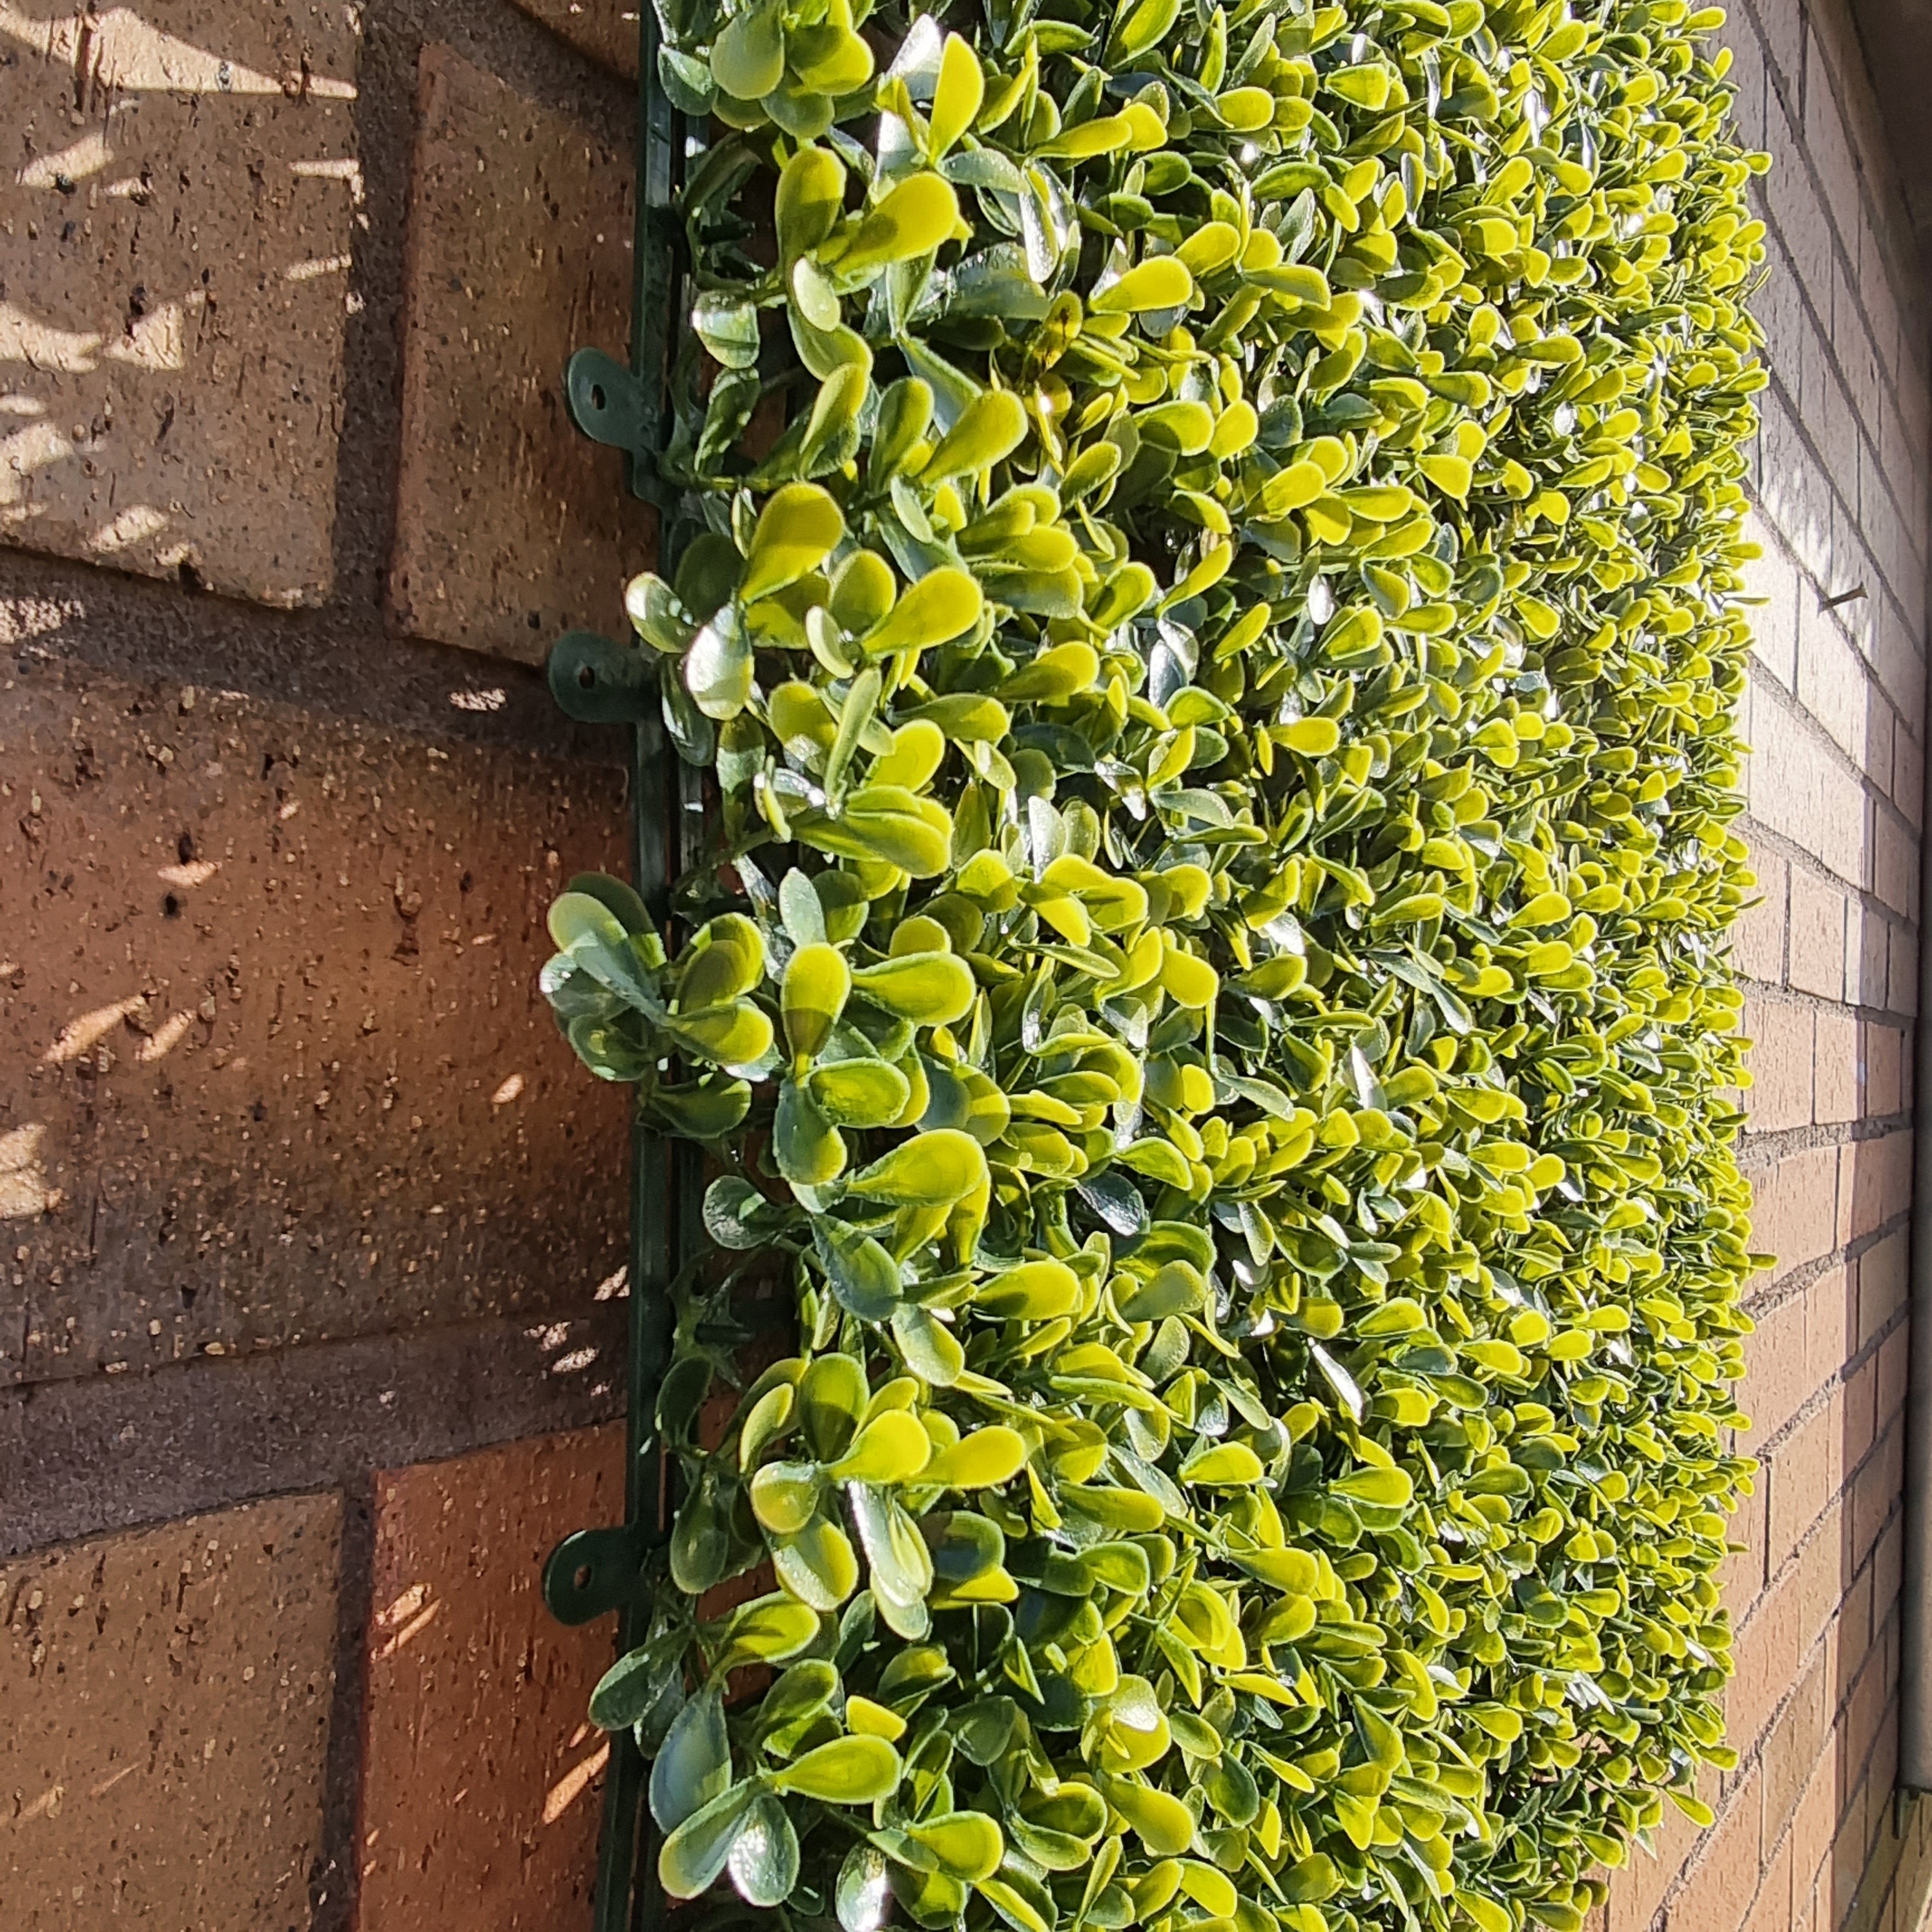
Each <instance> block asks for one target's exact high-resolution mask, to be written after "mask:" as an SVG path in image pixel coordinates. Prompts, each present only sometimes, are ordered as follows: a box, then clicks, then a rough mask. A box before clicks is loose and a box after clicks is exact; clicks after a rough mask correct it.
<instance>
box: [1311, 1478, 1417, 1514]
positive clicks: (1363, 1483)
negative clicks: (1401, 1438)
mask: <svg viewBox="0 0 1932 1932" xmlns="http://www.w3.org/2000/svg"><path fill="white" fill-rule="evenodd" d="M1330 1487H1331V1488H1333V1489H1334V1491H1335V1493H1337V1495H1338V1496H1346V1497H1347V1498H1348V1499H1349V1501H1350V1502H1358V1503H1368V1504H1371V1505H1373V1506H1374V1507H1376V1508H1379V1509H1400V1508H1403V1505H1405V1504H1406V1503H1407V1502H1408V1501H1409V1498H1410V1496H1412V1495H1413V1494H1414V1493H1415V1484H1413V1483H1412V1482H1411V1481H1410V1480H1409V1475H1408V1472H1406V1471H1405V1470H1402V1469H1356V1470H1352V1471H1351V1472H1350V1473H1349V1475H1346V1476H1338V1477H1337V1478H1336V1479H1335V1481H1334V1483H1333V1484H1331V1486H1330Z"/></svg>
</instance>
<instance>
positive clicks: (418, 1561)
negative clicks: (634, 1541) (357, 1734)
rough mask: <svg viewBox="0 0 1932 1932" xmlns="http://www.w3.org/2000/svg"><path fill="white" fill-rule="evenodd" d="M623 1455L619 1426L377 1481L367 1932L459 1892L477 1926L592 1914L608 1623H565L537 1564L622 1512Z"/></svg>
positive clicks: (560, 1921)
mask: <svg viewBox="0 0 1932 1932" xmlns="http://www.w3.org/2000/svg"><path fill="white" fill-rule="evenodd" d="M623 1451H624V1445H623V1432H622V1429H621V1428H619V1427H610V1428H605V1429H599V1430H578V1431H575V1432H574V1433H571V1434H568V1435H564V1436H549V1437H546V1438H542V1439H538V1440H536V1441H534V1442H519V1443H515V1444H512V1445H508V1446H506V1447H505V1448H500V1449H489V1450H484V1451H481V1452H480V1453H478V1454H475V1455H471V1456H464V1457H459V1458H458V1459H457V1460H455V1461H453V1462H449V1463H435V1464H432V1465H431V1466H428V1467H426V1468H419V1469H402V1470H396V1471H392V1472H386V1473H384V1474H383V1475H379V1476H378V1477H377V1481H376V1568H375V1589H374V1593H373V1595H372V1598H371V1604H372V1610H371V1619H370V1624H369V1631H368V1661H367V1665H366V1678H365V1695H366V1698H367V1706H366V1711H367V1715H366V1716H365V1721H364V1725H365V1728H364V1739H365V1743H364V1760H363V1774H362V1779H363V1781H362V1821H361V1829H360V1832H359V1838H358V1843H359V1845H360V1846H361V1847H362V1861H363V1862H362V1872H361V1874H360V1876H361V1881H362V1882H361V1889H360V1896H361V1908H360V1915H359V1918H358V1920H357V1924H358V1927H359V1932H416V1928H418V1927H422V1926H426V1925H434V1924H439V1923H441V1922H443V1921H444V1918H445V1915H446V1913H447V1912H449V1907H450V1904H451V1903H452V1901H455V1900H460V1901H461V1921H462V1923H463V1924H464V1925H465V1926H466V1927H471V1928H473V1932H551V1928H553V1927H566V1926H572V1925H579V1924H588V1923H589V1905H588V1903H587V1902H586V1901H587V1899H588V1896H589V1885H590V1880H591V1877H592V1873H593V1871H594V1870H595V1863H596V1845H597V1822H598V1805H599V1803H600V1802H601V1797H602V1783H601V1772H602V1770H603V1767H604V1763H605V1761H606V1759H607V1757H608V1747H607V1744H606V1742H605V1741H604V1735H603V1733H601V1732H600V1731H597V1730H593V1729H592V1727H591V1726H590V1725H589V1722H588V1721H587V1720H586V1718H585V1716H584V1706H585V1704H586V1702H587V1700H588V1699H589V1695H590V1691H591V1688H592V1685H595V1682H597V1679H598V1677H599V1676H601V1674H602V1673H603V1671H604V1667H605V1666H606V1665H607V1664H609V1662H610V1628H609V1621H608V1619H603V1620H600V1621H599V1622H598V1623H596V1624H594V1625H585V1626H583V1627H582V1628H579V1629H576V1630H565V1629H562V1628H560V1627H559V1625H556V1623H554V1622H552V1621H551V1619H550V1616H549V1615H548V1613H547V1612H546V1610H544V1605H543V1601H542V1598H541V1594H540V1592H539V1590H538V1566H539V1565H541V1562H542V1561H543V1559H544V1556H545V1555H546V1554H547V1552H548V1551H549V1550H550V1546H551V1545H552V1544H553V1543H554V1542H555V1541H556V1538H557V1536H558V1535H559V1532H560V1531H562V1530H564V1529H577V1528H580V1527H583V1526H589V1525H597V1524H601V1523H606V1522H615V1521H616V1520H619V1518H620V1517H622V1513H623V1499H624V1477H623Z"/></svg>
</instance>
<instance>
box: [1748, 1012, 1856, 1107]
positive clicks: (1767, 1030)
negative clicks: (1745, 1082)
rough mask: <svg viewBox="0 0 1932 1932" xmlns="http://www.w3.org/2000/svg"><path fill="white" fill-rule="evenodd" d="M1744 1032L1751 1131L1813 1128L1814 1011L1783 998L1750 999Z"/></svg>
mask: <svg viewBox="0 0 1932 1932" xmlns="http://www.w3.org/2000/svg"><path fill="white" fill-rule="evenodd" d="M1744 1031H1745V1035H1746V1036H1747V1037H1748V1038H1749V1040H1750V1041H1751V1054H1750V1066H1751V1086H1750V1088H1749V1089H1748V1091H1746V1093H1745V1109H1746V1111H1747V1112H1748V1114H1749V1115H1750V1119H1751V1128H1752V1130H1753V1131H1754V1133H1778V1132H1779V1131H1780V1130H1782V1129H1784V1128H1787V1127H1805V1126H1808V1124H1810V1122H1811V1076H1812V1055H1813V1052H1814V1041H1813V1037H1812V1013H1811V1008H1810V1007H1803V1006H1798V1005H1796V1004H1790V1003H1789V1002H1787V1001H1782V1000H1748V1001H1746V1002H1745V1016H1744ZM1848 1118H1849V1117H1848Z"/></svg>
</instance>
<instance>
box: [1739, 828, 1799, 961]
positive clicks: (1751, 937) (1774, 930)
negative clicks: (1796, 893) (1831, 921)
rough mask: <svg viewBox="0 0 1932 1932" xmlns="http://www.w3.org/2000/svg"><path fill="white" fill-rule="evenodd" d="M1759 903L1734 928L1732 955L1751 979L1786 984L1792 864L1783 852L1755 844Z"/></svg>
mask: <svg viewBox="0 0 1932 1932" xmlns="http://www.w3.org/2000/svg"><path fill="white" fill-rule="evenodd" d="M1750 863H1751V870H1752V871H1754V872H1755V873H1756V874H1757V897H1758V902H1757V904H1755V905H1754V906H1753V907H1751V909H1750V910H1748V911H1747V912H1745V913H1741V914H1740V915H1739V919H1738V922H1737V924H1736V926H1733V928H1732V929H1731V957H1732V959H1733V962H1734V964H1735V965H1736V968H1737V970H1738V971H1739V972H1740V973H1742V974H1744V976H1745V977H1746V978H1747V979H1750V980H1759V981H1761V982H1762V983H1763V984H1764V985H1766V986H1782V985H1783V984H1784V933H1785V920H1786V918H1787V914H1788V912H1789V909H1790V898H1791V865H1790V861H1789V860H1788V859H1786V858H1785V857H1784V856H1783V854H1782V853H1778V852H1774V851H1771V850H1768V849H1766V848H1765V847H1763V846H1762V844H1757V845H1754V849H1753V850H1752V853H1751V861H1750Z"/></svg>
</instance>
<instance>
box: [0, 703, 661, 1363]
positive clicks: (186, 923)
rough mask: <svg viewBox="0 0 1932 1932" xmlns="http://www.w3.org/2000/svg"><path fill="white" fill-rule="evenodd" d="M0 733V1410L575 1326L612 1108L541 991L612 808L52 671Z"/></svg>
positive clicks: (611, 1244)
mask: <svg viewBox="0 0 1932 1932" xmlns="http://www.w3.org/2000/svg"><path fill="white" fill-rule="evenodd" d="M5 715H6V724H7V728H6V730H5V734H4V739H0V787H7V788H9V790H10V803H9V804H8V805H7V808H6V810H5V811H4V813H0V879H4V880H6V881H7V889H8V890H9V892H10V899H9V904H8V913H7V917H8V919H9V922H10V931H9V933H8V935H7V952H6V953H5V958H6V959H7V960H8V961H10V962H11V963H10V965H9V968H8V971H9V972H10V974H12V976H13V977H12V980H11V983H10V985H9V986H8V988H7V999H6V1000H5V1002H4V1004H0V1133H5V1134H6V1135H7V1136H14V1135H19V1136H21V1139H23V1140H25V1141H27V1142H29V1143H30V1144H31V1156H32V1157H31V1163H30V1167H31V1172H30V1173H29V1175H28V1179H29V1181H30V1184H31V1185H33V1186H34V1187H35V1188H36V1189H37V1191H38V1192H39V1193H40V1204H39V1205H40V1208H41V1209H42V1211H41V1212H40V1214H38V1215H37V1217H34V1218H33V1219H31V1220H13V1221H11V1222H10V1223H8V1228H9V1232H8V1236H7V1247H9V1249H10V1250H13V1251H14V1252H13V1256H12V1260H13V1282H14V1284H15V1286H9V1287H7V1288H5V1289H0V1311H4V1312H5V1313H6V1314H7V1316H8V1317H9V1319H7V1320H5V1321H4V1322H0V1379H9V1378H10V1377H12V1376H23V1377H24V1378H26V1379H44V1378H47V1377H52V1376H80V1375H86V1374H92V1373H96V1372H98V1370H100V1369H101V1368H102V1367H110V1368H133V1367H143V1368H145V1367H154V1366H157V1365H159V1364H163V1363H165V1362H169V1361H175V1360H178V1359H180V1358H183V1357H184V1356H187V1355H193V1354H196V1353H199V1352H201V1351H202V1350H204V1349H205V1350H207V1351H208V1352H210V1353H233V1352H237V1351H240V1350H249V1349H257V1348H262V1347H266V1346H271V1345H279V1344H289V1345H293V1344H294V1343H299V1342H307V1341H313V1340H320V1339H323V1338H324V1337H342V1336H347V1335H356V1334H371V1333H376V1334H380V1333H383V1332H387V1331H397V1330H404V1329H410V1328H421V1327H425V1326H428V1325H431V1324H433V1323H437V1322H452V1321H461V1320H466V1319H474V1318H475V1317H478V1316H485V1315H495V1314H499V1313H532V1314H533V1315H547V1314H549V1313H552V1312H553V1311H556V1310H569V1311H570V1312H575V1311H576V1310H580V1309H582V1308H583V1307H587V1306H589V1304H590V1302H591V1301H592V1298H593V1297H594V1296H595V1292H596V1289H597V1284H598V1283H599V1282H600V1281H601V1280H604V1279H605V1278H606V1277H608V1276H609V1275H610V1273H611V1272H612V1271H613V1270H614V1269H615V1268H617V1267H619V1265H621V1262H622V1255H623V1231H624V1222H625V1214H626V1205H625V1194H624V1184H623V1173H624V1163H625V1145H626V1144H625V1131H624V1125H623V1123H624V1121H625V1117H626V1114H627V1112H628V1108H629V1106H630V1104H631V1100H630V1096H629V1094H628V1092H627V1091H625V1090H622V1089H620V1088H613V1087H611V1086H610V1085H607V1084H606V1083H605V1082H601V1081H598V1080H595V1079H592V1078H591V1077H590V1076H589V1075H588V1074H587V1073H586V1072H585V1071H584V1070H583V1068H582V1067H580V1066H579V1065H578V1064H577V1062H576V1061H575V1059H574V1057H573V1056H572V1055H571V1052H570V1051H569V1049H568V1047H567V1046H565V1044H564V1043H563V1042H562V1040H559V1037H557V1033H556V1027H555V1026H554V1025H553V1022H552V1021H551V1018H550V1012H549V1010H548V1008H547V1006H546V1005H545V1004H544V1001H543V999H542V998H541V995H540V994H539V993H538V990H537V985H536V980H537V974H538V971H539V969H540V968H541V965H542V964H543V962H544V958H545V956H547V953H549V951H550V938H549V935H548V933H547V932H546V930H545V929H544V913H545V910H546V909H547V905H548V903H549V901H550V898H552V897H553V895H554V894H555V893H556V892H558V891H559V890H560V889H561V888H562V886H563V884H564V883H565V881H566V880H568V878H569V877H571V874H572V873H573V872H574V871H577V870H579V869H580V868H586V867H589V866H592V865H598V864H600V863H601V864H604V865H609V864H610V863H612V862H621V859H620V856H619V855H620V854H621V853H622V852H623V850H624V848H625V838H624V829H623V827H624V807H623V802H622V776H621V774H620V773H619V772H616V771H614V770H613V769H610V768H607V767H604V766H585V765H571V764H568V763H563V762H562V761H560V760H554V759H551V758H547V757H545V758H539V757H535V756H533V755H532V754H530V753H529V752H527V751H515V752H512V751H503V750H494V749H488V748H484V747H481V746H473V745H472V746H465V745H461V744H460V743H457V744H451V745H435V744H431V745H425V744H422V743H420V742H411V741H410V740H408V739H404V738H401V737H399V736H398V735H397V734H396V733H394V732H393V731H392V730H389V729H387V728H386V727H383V726H380V725H377V724H368V723H364V722H356V721H343V720H340V719H335V718H317V717H315V716H313V715H305V714H304V713H302V712H299V711H296V710H294V709H290V708H288V707H286V706H280V705H273V704H267V703H261V702H259V701H257V700H255V699H253V698H250V697H243V696H242V695H240V694H238V693H235V692H231V691H200V692H199V693H197V692H196V691H192V690H188V691H184V690H182V689H181V688H180V687H179V686H178V685H175V686H170V687H168V688H165V689H157V688H154V687H153V686H151V685H133V684H124V683H121V682H117V681H115V680H112V679H107V678H104V677H100V676H93V677H90V678H89V679H88V681H87V682H86V683H85V684H84V685H82V684H80V683H79V682H77V680H76V679H73V678H71V677H69V676H68V675H67V674H65V673H59V672H57V671H55V670H36V671H34V672H32V673H31V674H29V675H26V676H20V677H19V678H18V679H15V680H14V688H13V689H12V690H10V691H8V692H7V694H6V700H5ZM16 887H17V889H16ZM14 1145H16V1146H17V1145H20V1143H19V1142H15V1143H14ZM15 1172H16V1175H17V1176H18V1175H19V1174H20V1169H18V1168H16V1170H15ZM20 1250H25V1251H26V1252H25V1253H21V1252H20ZM23 1276H24V1277H25V1278H26V1280H25V1284H24V1292H25V1299H26V1307H25V1310H24V1316H25V1319H23V1310H22V1307H21V1302H20V1299H19V1298H17V1294H16V1287H17V1286H18V1285H19V1283H20V1277H23ZM23 1334H24V1336H25V1339H26V1349H25V1353H24V1358H23V1357H21V1356H20V1355H18V1354H17V1351H18V1350H19V1349H20V1341H21V1339H22V1337H23Z"/></svg>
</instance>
